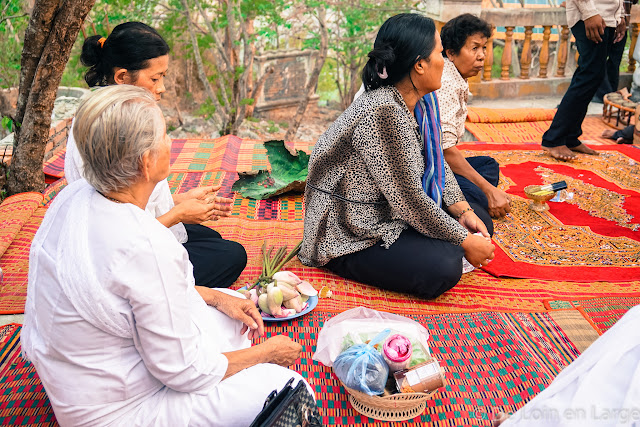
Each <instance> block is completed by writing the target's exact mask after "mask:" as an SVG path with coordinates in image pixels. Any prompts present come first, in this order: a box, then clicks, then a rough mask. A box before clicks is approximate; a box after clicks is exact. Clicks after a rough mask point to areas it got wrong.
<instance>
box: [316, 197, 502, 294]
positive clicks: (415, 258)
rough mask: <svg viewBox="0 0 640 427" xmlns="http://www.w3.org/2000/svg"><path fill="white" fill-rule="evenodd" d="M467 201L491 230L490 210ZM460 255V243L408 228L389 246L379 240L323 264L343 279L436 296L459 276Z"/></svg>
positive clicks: (491, 230) (462, 252)
mask: <svg viewBox="0 0 640 427" xmlns="http://www.w3.org/2000/svg"><path fill="white" fill-rule="evenodd" d="M470 205H471V207H473V208H474V209H475V210H476V213H477V214H478V216H479V217H480V219H482V221H483V222H484V223H485V225H486V226H487V229H488V230H489V233H490V234H493V222H492V221H491V217H490V216H489V214H488V213H486V211H484V210H483V209H481V208H480V206H478V205H477V204H474V203H470ZM463 256H464V251H463V250H462V247H461V246H457V245H454V244H452V243H449V242H445V241H444V240H438V239H432V238H429V237H426V236H425V235H423V234H421V233H419V232H418V231H416V230H414V229H413V228H408V229H407V230H405V231H403V232H402V234H400V237H398V240H396V241H395V242H394V243H393V244H392V245H391V246H390V247H389V249H385V248H384V246H382V244H381V243H380V242H379V243H376V244H375V245H373V246H371V247H370V248H367V249H364V250H362V251H359V252H355V253H352V254H347V255H343V256H341V257H339V258H334V259H332V260H331V261H329V263H328V264H327V265H326V266H325V267H326V268H327V269H328V270H330V271H332V272H334V273H336V274H337V275H339V276H341V277H344V278H345V279H351V280H356V281H358V282H361V283H365V284H367V285H372V286H376V287H378V288H382V289H387V290H390V291H396V292H403V293H408V294H413V295H416V296H418V297H421V298H436V297H437V296H439V295H442V294H443V293H445V292H446V291H448V290H449V289H451V288H453V287H454V286H455V285H456V283H458V281H459V280H460V277H461V276H462V257H463Z"/></svg>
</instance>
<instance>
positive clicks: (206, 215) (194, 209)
mask: <svg viewBox="0 0 640 427" xmlns="http://www.w3.org/2000/svg"><path fill="white" fill-rule="evenodd" d="M232 201H233V200H231V199H228V198H226V197H217V196H216V197H213V198H212V199H211V201H205V200H200V199H188V200H185V201H183V202H182V203H180V204H179V205H176V206H175V207H174V208H173V209H172V211H173V210H175V212H176V216H177V217H178V219H179V222H182V223H185V224H201V223H203V222H204V221H208V220H212V221H216V220H217V219H219V218H220V217H223V216H230V215H231V202H232Z"/></svg>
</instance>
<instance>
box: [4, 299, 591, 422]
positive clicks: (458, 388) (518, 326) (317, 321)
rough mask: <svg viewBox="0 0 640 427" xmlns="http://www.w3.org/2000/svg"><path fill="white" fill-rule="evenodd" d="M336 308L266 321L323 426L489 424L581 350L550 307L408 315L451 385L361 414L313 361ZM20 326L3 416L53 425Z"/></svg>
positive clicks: (10, 337)
mask: <svg viewBox="0 0 640 427" xmlns="http://www.w3.org/2000/svg"><path fill="white" fill-rule="evenodd" d="M331 316H332V314H331V313H328V312H324V311H321V310H320V309H318V308H317V309H316V310H314V311H312V312H311V313H309V314H308V315H306V316H304V317H302V318H299V319H294V320H292V321H288V322H283V323H278V324H269V325H267V337H270V336H273V335H276V334H284V335H288V336H289V337H291V338H292V339H295V340H296V341H298V342H300V343H301V344H302V346H303V353H302V357H301V359H299V360H298V361H297V362H296V364H295V366H293V367H292V368H293V369H295V370H296V371H298V372H300V373H301V374H302V375H303V376H304V377H305V378H306V379H307V380H308V381H309V383H310V384H311V385H312V387H313V388H314V389H315V391H316V397H317V399H318V406H320V408H321V412H322V415H323V417H324V419H323V421H324V423H325V425H375V426H377V425H398V426H401V425H404V424H414V425H423V424H424V423H429V424H430V425H436V426H460V425H466V426H475V425H487V422H488V421H487V420H489V419H491V418H492V416H493V414H495V413H496V411H503V412H513V411H515V410H517V409H518V408H520V407H521V406H523V405H524V404H525V403H526V402H527V401H528V400H530V399H531V398H532V397H533V396H535V395H536V394H537V393H538V392H540V391H541V390H542V389H544V388H545V387H546V386H547V385H548V384H549V383H550V382H551V381H552V379H553V378H554V377H555V376H556V375H557V374H558V372H559V371H560V370H561V369H562V368H563V367H564V366H566V365H567V364H569V363H570V362H571V361H572V360H574V359H575V358H576V357H577V356H578V354H579V350H578V349H577V348H576V346H575V345H574V344H573V343H572V341H571V339H570V338H569V335H567V334H566V333H565V331H564V330H563V327H562V326H561V325H560V324H559V323H558V322H557V321H556V320H554V319H553V318H552V317H551V315H550V314H549V313H497V312H475V313H458V314H428V315H427V314H421V315H412V316H410V317H411V318H413V319H414V320H416V321H418V322H420V323H421V324H422V325H424V326H425V327H426V328H427V329H428V330H429V332H430V334H431V338H430V348H431V352H432V355H433V357H434V358H436V359H437V360H439V361H441V366H442V367H443V368H444V370H445V372H446V374H445V377H446V383H447V385H446V386H445V387H444V388H443V389H441V390H440V391H439V392H438V393H437V394H436V395H435V396H434V398H433V399H432V400H430V401H428V405H427V409H426V411H425V412H424V413H423V414H422V415H421V416H419V417H416V418H415V419H413V420H410V421H407V422H402V423H390V424H387V423H382V422H377V421H374V420H372V419H368V418H366V417H364V416H361V415H360V414H358V413H357V412H355V411H354V410H353V408H352V407H351V404H350V403H349V402H348V396H347V394H346V392H345V390H344V388H343V387H342V386H341V385H340V384H339V382H338V381H337V380H336V379H335V378H334V377H333V376H332V373H331V370H330V369H328V368H326V367H324V366H323V365H321V364H318V362H315V361H313V360H312V356H313V353H314V352H315V344H316V340H317V336H318V333H319V332H320V329H321V328H322V326H323V324H324V322H325V321H327V320H328V319H329V318H330V317H331ZM19 333H20V326H16V325H8V326H5V327H3V328H2V329H0V351H1V354H2V365H0V369H1V371H0V388H1V391H0V423H1V424H2V425H6V424H12V425H27V424H39V425H54V420H55V418H54V416H53V413H52V410H51V408H50V406H49V402H48V399H47V397H46V394H45V392H44V389H43V387H42V385H41V384H40V382H39V380H38V377H37V374H36V373H35V370H34V369H33V366H32V365H31V364H30V363H29V362H26V361H24V360H23V359H22V358H21V357H20V355H19V350H20V347H19V342H18V336H19Z"/></svg>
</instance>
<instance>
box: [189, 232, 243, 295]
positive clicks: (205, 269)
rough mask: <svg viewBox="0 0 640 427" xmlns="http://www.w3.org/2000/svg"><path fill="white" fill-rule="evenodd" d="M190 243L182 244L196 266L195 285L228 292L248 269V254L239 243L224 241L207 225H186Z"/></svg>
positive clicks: (194, 271)
mask: <svg viewBox="0 0 640 427" xmlns="http://www.w3.org/2000/svg"><path fill="white" fill-rule="evenodd" d="M184 227H185V228H186V230H187V236H188V240H187V242H186V243H184V244H183V246H184V247H185V249H186V250H187V252H188V253H189V260H190V261H191V264H193V276H194V277H195V279H196V285H198V286H206V287H208V288H228V287H229V286H231V285H232V284H233V282H235V281H236V279H237V278H238V277H239V276H240V273H242V270H244V267H245V266H246V265H247V252H246V251H245V250H244V247H243V246H242V245H241V244H240V243H237V242H232V241H231V240H225V239H223V238H222V236H220V233H218V232H217V231H215V230H212V229H210V228H209V227H205V226H204V225H195V224H185V225H184Z"/></svg>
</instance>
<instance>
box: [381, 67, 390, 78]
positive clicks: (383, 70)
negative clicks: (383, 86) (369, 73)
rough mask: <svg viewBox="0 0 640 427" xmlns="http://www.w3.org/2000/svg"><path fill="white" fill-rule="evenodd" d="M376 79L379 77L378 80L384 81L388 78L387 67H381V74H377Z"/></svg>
mask: <svg viewBox="0 0 640 427" xmlns="http://www.w3.org/2000/svg"><path fill="white" fill-rule="evenodd" d="M378 77H380V80H386V79H387V78H388V77H389V75H388V74H387V67H382V72H381V73H380V72H378Z"/></svg>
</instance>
